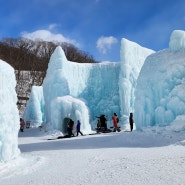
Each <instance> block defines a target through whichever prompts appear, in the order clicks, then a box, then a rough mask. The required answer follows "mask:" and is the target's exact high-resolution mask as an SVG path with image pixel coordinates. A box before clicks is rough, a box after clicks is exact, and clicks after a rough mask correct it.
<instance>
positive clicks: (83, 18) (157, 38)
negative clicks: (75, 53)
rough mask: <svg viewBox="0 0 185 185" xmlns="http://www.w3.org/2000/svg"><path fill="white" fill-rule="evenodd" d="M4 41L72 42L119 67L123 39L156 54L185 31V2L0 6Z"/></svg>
mask: <svg viewBox="0 0 185 185" xmlns="http://www.w3.org/2000/svg"><path fill="white" fill-rule="evenodd" d="M0 24H1V25H0V39H2V38H5V37H12V38H17V37H27V38H31V39H35V38H40V39H43V40H57V41H65V42H66V41H67V42H71V43H72V44H74V45H76V46H77V47H78V48H79V49H81V50H83V51H86V52H88V53H89V54H90V55H92V56H93V57H94V59H95V60H98V61H105V60H108V61H119V60H120V42H121V38H126V39H128V40H131V41H133V42H136V43H138V44H139V45H141V46H143V47H146V48H150V49H153V50H155V51H158V50H161V49H165V48H167V47H168V43H169V39H170V35H171V33H172V31H173V30H185V1H184V0H1V1H0Z"/></svg>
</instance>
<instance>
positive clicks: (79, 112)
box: [51, 95, 91, 134]
mask: <svg viewBox="0 0 185 185" xmlns="http://www.w3.org/2000/svg"><path fill="white" fill-rule="evenodd" d="M66 118H70V119H72V120H73V121H74V123H77V120H80V122H81V130H82V131H83V132H84V133H89V132H90V131H91V126H90V124H89V111H88V108H87V106H86V105H85V102H84V101H82V100H80V99H77V98H74V97H72V96H69V95H67V96H63V97H57V98H55V99H54V100H53V101H52V103H51V122H52V127H53V128H54V129H57V130H60V131H61V132H62V133H63V134H64V133H66V129H65V125H64V124H66V121H65V120H66Z"/></svg>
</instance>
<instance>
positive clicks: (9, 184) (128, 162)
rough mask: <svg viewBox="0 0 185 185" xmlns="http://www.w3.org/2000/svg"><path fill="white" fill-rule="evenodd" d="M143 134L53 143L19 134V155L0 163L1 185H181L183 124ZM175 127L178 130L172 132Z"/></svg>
mask: <svg viewBox="0 0 185 185" xmlns="http://www.w3.org/2000/svg"><path fill="white" fill-rule="evenodd" d="M181 120H184V118H182V119H180V120H179V121H178V120H176V122H174V124H172V125H171V126H166V127H163V128H162V127H151V128H148V129H145V130H144V131H142V132H141V131H134V132H124V131H121V132H119V133H117V132H116V133H115V132H112V133H108V134H98V135H86V136H79V137H74V138H67V139H58V140H47V139H48V138H53V137H54V138H56V137H57V134H58V133H57V132H53V133H48V132H44V131H43V130H42V131H40V130H39V128H29V129H25V131H24V132H23V133H19V148H20V150H21V156H20V157H19V158H18V159H16V160H14V161H10V162H9V163H1V164H0V184H1V185H73V184H75V185H99V184H102V185H104V184H106V185H113V184H116V185H148V184H152V185H166V184H170V185H177V184H178V185H183V184H185V176H184V172H185V147H184V145H185V131H183V129H182V128H184V127H185V124H184V123H183V122H182V121H181ZM177 125H178V127H177Z"/></svg>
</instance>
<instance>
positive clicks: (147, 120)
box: [134, 30, 185, 129]
mask: <svg viewBox="0 0 185 185" xmlns="http://www.w3.org/2000/svg"><path fill="white" fill-rule="evenodd" d="M184 59H185V32H184V31H179V30H175V31H173V33H172V35H171V38H170V43H169V48H167V49H164V50H162V51H159V52H156V53H155V54H153V55H150V56H149V57H148V58H147V59H146V62H145V64H144V65H143V67H142V70H141V72H140V75H139V77H138V81H137V87H136V95H135V96H136V100H135V118H134V121H135V122H136V126H137V129H142V128H143V127H147V126H154V125H158V126H165V125H169V124H170V123H172V122H173V121H174V120H176V119H178V117H180V116H182V115H184V114H185V60H184Z"/></svg>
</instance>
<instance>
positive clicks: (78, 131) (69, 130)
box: [67, 119, 83, 137]
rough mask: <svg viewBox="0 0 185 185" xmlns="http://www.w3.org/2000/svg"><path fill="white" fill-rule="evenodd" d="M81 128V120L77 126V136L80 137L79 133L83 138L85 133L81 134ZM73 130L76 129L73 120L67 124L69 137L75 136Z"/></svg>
mask: <svg viewBox="0 0 185 185" xmlns="http://www.w3.org/2000/svg"><path fill="white" fill-rule="evenodd" d="M80 127H81V123H80V120H78V121H77V125H76V136H78V134H79V133H80V134H81V135H82V136H83V133H82V132H81V130H80ZM73 129H74V121H73V120H72V119H70V120H69V122H68V124H67V132H68V136H69V137H71V136H72V137H74V136H75V135H74V133H73Z"/></svg>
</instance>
